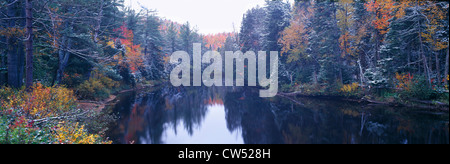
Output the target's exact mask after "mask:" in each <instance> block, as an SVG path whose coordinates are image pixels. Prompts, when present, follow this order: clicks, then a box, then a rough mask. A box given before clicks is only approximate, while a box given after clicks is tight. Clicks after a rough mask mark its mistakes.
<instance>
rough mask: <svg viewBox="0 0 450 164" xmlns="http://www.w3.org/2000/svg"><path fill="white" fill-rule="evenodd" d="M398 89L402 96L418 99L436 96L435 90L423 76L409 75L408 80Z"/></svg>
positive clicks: (428, 98)
mask: <svg viewBox="0 0 450 164" xmlns="http://www.w3.org/2000/svg"><path fill="white" fill-rule="evenodd" d="M400 89H401V90H400V91H399V92H400V93H401V95H402V97H403V98H412V99H420V100H430V99H435V98H436V97H437V92H436V91H435V90H433V89H432V88H431V87H430V86H429V84H428V81H427V79H426V78H425V77H423V76H417V77H410V80H409V81H408V82H407V83H406V85H404V87H402V88H400Z"/></svg>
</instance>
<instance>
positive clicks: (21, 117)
mask: <svg viewBox="0 0 450 164" xmlns="http://www.w3.org/2000/svg"><path fill="white" fill-rule="evenodd" d="M75 101H76V98H75V96H74V93H73V91H71V90H69V89H67V88H64V87H44V86H42V85H41V84H36V85H34V86H33V87H32V91H31V92H27V91H25V89H21V90H15V89H11V88H1V89H0V144H54V143H64V144H66V143H74V144H77V143H81V144H83V143H87V144H92V143H94V144H97V143H102V144H103V143H110V142H109V141H105V140H102V138H101V137H100V136H99V135H96V134H89V133H87V131H86V130H85V129H84V125H79V124H78V123H75V122H70V121H67V122H64V121H61V120H63V119H67V120H70V119H68V117H63V116H72V115H74V113H76V112H79V111H78V110H76V102H75ZM77 119H78V117H75V116H73V120H77ZM62 137H64V138H62Z"/></svg>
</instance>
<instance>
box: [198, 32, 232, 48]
mask: <svg viewBox="0 0 450 164" xmlns="http://www.w3.org/2000/svg"><path fill="white" fill-rule="evenodd" d="M233 35H235V34H234V33H219V34H209V35H206V36H204V37H203V40H205V42H206V45H205V46H206V47H210V48H211V49H212V50H217V49H219V48H222V47H223V46H224V45H225V41H226V40H227V38H228V37H229V36H233Z"/></svg>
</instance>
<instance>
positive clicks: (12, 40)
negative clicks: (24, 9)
mask: <svg viewBox="0 0 450 164" xmlns="http://www.w3.org/2000/svg"><path fill="white" fill-rule="evenodd" d="M9 2H10V3H11V2H13V0H10V1H9ZM17 6H18V3H16V4H12V5H10V6H8V9H7V15H8V17H11V18H12V17H17V13H18V9H17V8H18V7H17ZM8 28H10V29H12V28H17V27H16V20H15V19H10V20H9V22H8ZM18 37H19V36H18V34H11V35H10V36H8V37H7V56H8V57H7V58H8V64H7V65H8V85H9V86H10V87H13V88H20V87H21V86H22V77H23V76H22V75H23V64H22V63H21V61H23V59H21V58H23V50H21V49H22V48H23V43H21V42H20V41H19V40H18Z"/></svg>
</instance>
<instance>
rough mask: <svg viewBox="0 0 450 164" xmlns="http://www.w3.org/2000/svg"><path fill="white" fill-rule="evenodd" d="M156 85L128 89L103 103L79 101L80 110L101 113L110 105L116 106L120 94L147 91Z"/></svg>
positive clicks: (110, 96) (102, 101)
mask: <svg viewBox="0 0 450 164" xmlns="http://www.w3.org/2000/svg"><path fill="white" fill-rule="evenodd" d="M155 86H156V85H140V86H137V87H135V88H132V89H126V90H122V91H118V92H117V93H114V94H111V95H109V97H108V98H107V99H104V100H101V101H93V100H77V101H76V102H77V104H78V108H79V109H81V110H83V111H86V110H93V111H96V112H101V111H102V110H103V109H105V107H106V106H108V105H114V104H116V103H117V102H118V101H116V99H117V97H118V96H119V95H120V94H123V93H127V92H133V91H138V90H142V89H147V88H150V87H155Z"/></svg>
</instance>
